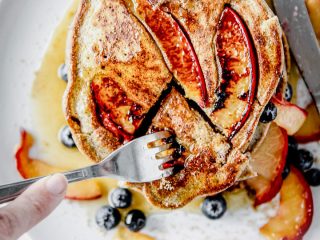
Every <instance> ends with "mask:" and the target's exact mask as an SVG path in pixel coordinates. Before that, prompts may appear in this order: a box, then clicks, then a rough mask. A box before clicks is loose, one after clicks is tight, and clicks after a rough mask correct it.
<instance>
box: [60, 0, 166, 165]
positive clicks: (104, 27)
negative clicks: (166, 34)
mask: <svg viewBox="0 0 320 240" xmlns="http://www.w3.org/2000/svg"><path fill="white" fill-rule="evenodd" d="M68 41H69V47H68V53H67V57H68V59H67V64H68V66H69V78H68V79H69V82H68V87H67V91H66V94H65V101H64V105H65V115H66V118H67V121H68V123H69V125H70V127H71V129H72V132H73V134H74V138H75V141H76V143H77V146H78V147H79V149H80V150H81V151H82V152H83V153H85V154H86V155H88V156H89V157H90V158H91V159H93V160H95V161H100V160H101V159H102V158H104V157H105V156H106V155H107V154H109V153H110V152H111V151H112V150H115V149H116V148H117V147H119V146H120V145H121V144H123V143H124V142H126V141H128V140H130V139H132V138H133V136H134V134H135V132H136V130H137V129H138V128H139V126H140V124H141V122H142V120H143V119H144V118H145V115H146V114H147V112H148V111H149V110H150V108H151V107H152V106H153V105H154V104H155V103H156V102H157V101H158V98H159V97H160V95H161V93H162V92H163V91H164V90H165V89H166V88H167V84H168V83H169V82H170V81H171V78H172V76H171V74H170V73H169V71H168V69H167V67H166V64H165V62H164V60H163V57H162V55H161V53H160V51H159V50H158V48H157V46H156V45H155V43H154V41H153V40H152V39H151V37H150V36H149V34H148V32H147V31H146V30H145V29H144V27H143V26H142V24H141V23H140V22H139V21H138V20H137V19H136V18H135V17H134V16H133V15H132V14H131V13H130V10H128V8H127V6H126V5H125V2H124V1H122V0H112V1H111V0H91V1H89V0H83V1H82V3H81V5H80V8H79V11H78V13H77V15H76V17H75V20H74V23H73V27H72V31H71V32H70V36H69V40H68Z"/></svg>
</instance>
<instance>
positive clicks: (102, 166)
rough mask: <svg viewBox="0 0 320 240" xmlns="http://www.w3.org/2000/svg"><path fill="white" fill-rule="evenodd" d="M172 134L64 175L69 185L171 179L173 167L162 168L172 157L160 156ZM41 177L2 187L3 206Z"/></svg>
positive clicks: (149, 138) (141, 142) (151, 138)
mask: <svg viewBox="0 0 320 240" xmlns="http://www.w3.org/2000/svg"><path fill="white" fill-rule="evenodd" d="M170 136H171V134H170V133H169V132H168V131H162V132H157V133H153V134H149V135H146V136H143V137H140V138H137V139H134V140H133V141H131V142H129V143H127V144H126V145H124V146H122V147H120V148H119V149H117V150H116V151H114V152H112V153H111V154H110V155H109V156H108V157H106V158H105V159H104V160H103V161H101V162H100V163H98V164H96V165H93V166H89V167H85V168H81V169H77V170H74V171H70V172H65V173H63V174H64V175H65V176H66V178H67V179H68V182H69V183H71V182H77V181H81V180H85V179H89V178H95V177H111V178H117V179H119V180H125V181H129V182H151V181H154V180H157V179H160V178H163V177H167V176H170V175H171V174H172V172H173V168H168V169H163V167H162V165H163V163H165V162H167V161H170V160H172V158H171V157H170V156H167V155H164V156H163V157H157V156H158V155H159V153H160V152H163V151H165V152H171V151H167V150H168V149H170V148H171V144H170V143H167V142H166V141H165V139H167V138H169V137H170ZM41 178H43V177H40V178H32V179H29V180H25V181H21V182H16V183H11V184H7V185H3V186H0V204H1V203H5V202H8V201H11V200H14V199H15V198H16V197H18V196H19V195H20V194H21V193H22V192H23V191H24V190H25V189H26V188H27V187H28V186H29V185H30V184H32V183H34V182H36V181H37V180H39V179H41Z"/></svg>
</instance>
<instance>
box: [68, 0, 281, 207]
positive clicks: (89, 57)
mask: <svg viewBox="0 0 320 240" xmlns="http://www.w3.org/2000/svg"><path fill="white" fill-rule="evenodd" d="M146 18H148V19H149V20H148V21H145V20H146ZM162 24H163V25H162ZM229 31H230V32H233V33H234V35H232V34H231V35H230V36H228V32H229ZM281 34H282V32H281V28H280V26H279V23H278V21H277V18H276V17H275V16H274V15H273V14H272V12H271V11H270V10H269V9H268V7H267V5H266V4H265V3H264V2H263V1H259V0H255V1H253V0H250V1H239V0H238V1H235V0H234V1H222V0H220V1H204V0H201V1H191V0H189V1H182V0H172V1H156V0H153V1H147V0H134V1H132V2H131V1H122V0H91V1H90V0H83V1H82V3H81V5H80V8H79V11H78V13H77V15H76V17H75V20H74V23H73V26H72V29H71V32H70V37H69V49H68V53H67V57H68V59H67V64H68V66H69V83H68V88H67V91H66V94H65V100H64V106H65V115H66V118H67V120H68V123H69V125H70V127H71V129H72V132H73V135H74V139H75V141H76V143H77V146H78V147H79V149H80V150H81V151H82V152H83V153H84V154H86V155H87V156H89V157H90V158H91V159H92V160H94V161H100V160H101V159H103V158H104V157H105V156H106V155H108V154H109V153H110V152H111V151H113V150H115V149H116V148H118V147H120V146H121V145H122V144H124V143H125V142H126V141H129V140H131V139H132V138H134V137H136V136H139V135H140V134H141V133H143V132H146V130H147V128H149V130H150V131H151V130H155V129H159V130H161V129H170V130H171V131H173V133H174V134H175V135H176V140H177V142H178V143H179V144H180V145H182V147H183V148H184V149H185V151H184V153H183V154H182V155H181V156H179V159H178V160H177V162H178V163H180V164H183V166H184V169H183V170H181V171H180V172H179V173H177V174H176V175H173V176H171V177H168V178H165V179H162V180H159V181H155V182H153V183H145V184H139V185H135V187H137V188H139V189H141V190H142V191H143V192H144V193H145V195H146V197H147V198H148V199H149V200H150V202H152V203H153V204H154V205H157V206H159V207H163V208H178V207H182V206H183V205H185V204H187V203H188V202H189V201H191V200H192V199H193V198H195V197H197V196H199V195H210V194H215V193H218V192H220V191H222V190H224V189H226V188H228V187H230V186H232V185H233V184H234V183H235V182H237V181H239V180H242V179H243V176H248V172H249V173H250V166H249V159H250V153H249V152H247V149H246V148H247V145H248V144H249V142H250V140H251V139H252V137H253V133H254V131H255V129H256V127H257V124H258V121H259V118H260V115H261V113H262V111H263V109H264V107H265V105H266V104H267V103H268V101H269V100H270V98H271V97H272V95H273V94H274V93H275V91H276V87H277V85H278V83H279V81H280V78H281V76H282V75H283V74H286V73H285V66H284V53H283V46H282V40H281ZM232 36H234V37H232ZM229 37H230V39H229ZM219 39H220V40H219ZM233 50H234V51H235V52H233ZM226 75H227V76H228V77H227V78H226ZM173 76H174V77H173ZM173 82H174V83H173ZM177 84H178V85H180V86H181V87H182V88H181V87H178V86H177ZM226 85H227V86H226ZM223 94H225V97H224V101H223V103H222V104H221V105H220V108H219V112H220V113H219V114H216V109H217V105H219V101H220V100H219V98H220V97H221V96H222V95H223ZM150 119H152V121H151V120H150ZM149 122H152V123H151V126H149V125H150V124H148V123H149ZM225 123H226V124H225ZM235 126H236V127H235ZM249 175H250V174H249Z"/></svg>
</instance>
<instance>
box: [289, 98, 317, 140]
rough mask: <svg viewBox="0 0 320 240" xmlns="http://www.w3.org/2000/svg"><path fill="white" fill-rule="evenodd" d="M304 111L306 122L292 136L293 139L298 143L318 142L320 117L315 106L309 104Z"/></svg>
mask: <svg viewBox="0 0 320 240" xmlns="http://www.w3.org/2000/svg"><path fill="white" fill-rule="evenodd" d="M306 111H307V112H308V117H307V120H306V121H305V122H304V124H303V125H302V127H301V128H300V129H299V131H298V132H296V133H295V135H294V138H295V139H296V140H297V141H298V142H300V143H307V142H312V141H318V140H319V139H320V117H319V113H318V111H317V107H316V105H315V104H314V103H311V104H310V105H309V106H308V107H307V108H306Z"/></svg>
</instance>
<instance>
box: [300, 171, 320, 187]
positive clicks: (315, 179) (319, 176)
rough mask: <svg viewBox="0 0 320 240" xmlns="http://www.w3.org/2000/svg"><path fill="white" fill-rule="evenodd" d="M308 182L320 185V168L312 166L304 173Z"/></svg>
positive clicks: (311, 184) (312, 184)
mask: <svg viewBox="0 0 320 240" xmlns="http://www.w3.org/2000/svg"><path fill="white" fill-rule="evenodd" d="M304 176H305V178H306V180H307V182H308V183H309V185H310V186H314V187H316V186H320V170H319V169H316V168H311V169H310V170H309V171H307V172H305V174H304Z"/></svg>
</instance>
